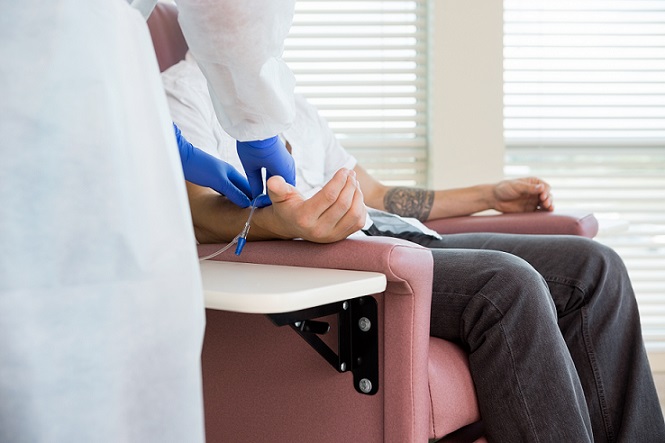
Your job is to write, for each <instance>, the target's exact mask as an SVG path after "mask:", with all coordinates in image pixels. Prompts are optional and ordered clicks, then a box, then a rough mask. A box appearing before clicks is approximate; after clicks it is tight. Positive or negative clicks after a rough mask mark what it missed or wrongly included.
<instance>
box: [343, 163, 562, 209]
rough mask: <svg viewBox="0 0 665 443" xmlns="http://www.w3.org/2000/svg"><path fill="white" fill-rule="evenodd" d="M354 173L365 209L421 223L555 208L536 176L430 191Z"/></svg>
mask: <svg viewBox="0 0 665 443" xmlns="http://www.w3.org/2000/svg"><path fill="white" fill-rule="evenodd" d="M354 170H355V171H356V174H357V176H358V182H359V183H360V187H361V189H362V192H363V195H364V196H365V204H366V205H367V206H370V207H372V208H376V209H381V210H384V211H388V212H392V213H394V214H398V215H401V216H404V217H414V218H417V219H419V220H421V221H426V220H433V219H437V218H446V217H459V216H463V215H470V214H474V213H476V212H480V211H484V210H487V209H495V210H497V211H500V212H532V211H536V210H545V211H551V210H553V209H554V206H553V204H552V196H551V194H550V185H549V184H547V183H546V182H544V181H542V180H540V179H538V178H535V177H529V178H521V179H515V180H503V181H501V182H499V183H496V184H486V185H477V186H470V187H467V188H459V189H447V190H437V191H432V190H426V189H419V188H409V187H389V186H385V185H383V184H381V183H380V182H379V181H378V180H376V179H375V178H374V177H372V176H371V175H370V174H369V173H368V172H367V171H365V169H363V168H362V167H361V166H360V165H356V167H355V168H354Z"/></svg>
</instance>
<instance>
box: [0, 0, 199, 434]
mask: <svg viewBox="0 0 665 443" xmlns="http://www.w3.org/2000/svg"><path fill="white" fill-rule="evenodd" d="M0 41H2V44H1V45H0V60H1V62H0V137H1V140H2V142H1V150H0V155H1V159H0V442H3V443H4V442H7V443H23V442H26V443H27V442H31V443H32V442H39V443H51V442H53V443H55V442H58V443H62V442H67V443H75V442H95V443H105V442H109V443H119V442H122V443H127V442H141V443H147V442H159V443H165V442H177V443H183V442H187V443H196V442H202V441H203V440H204V436H203V434H204V432H203V412H202V396H201V378H200V351H201V344H202V338H203V328H204V309H203V298H202V289H201V282H200V275H199V268H198V261H197V257H196V250H195V240H194V235H193V229H192V226H191V220H190V217H189V211H188V206H187V199H186V192H185V188H184V180H183V175H182V169H181V166H180V161H179V158H178V150H177V146H176V144H175V140H174V135H173V128H172V126H171V121H170V118H169V114H168V109H167V105H166V99H165V97H164V92H163V90H162V87H161V82H160V77H159V72H158V71H159V70H158V67H157V62H156V60H155V56H154V52H153V49H152V45H151V42H150V38H149V34H148V31H147V27H146V25H145V21H144V20H143V18H142V17H141V16H140V15H139V13H138V12H136V11H135V10H133V9H131V8H130V7H129V5H128V4H127V3H126V1H125V0H86V1H81V0H49V1H46V2H42V1H39V2H38V1H34V0H26V1H20V2H4V4H3V13H2V16H1V17H0Z"/></svg>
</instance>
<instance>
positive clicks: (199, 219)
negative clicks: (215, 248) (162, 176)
mask: <svg viewBox="0 0 665 443" xmlns="http://www.w3.org/2000/svg"><path fill="white" fill-rule="evenodd" d="M187 194H188V196H189V206H190V211H191V214H192V222H193V224H194V233H195V235H196V239H197V240H198V241H199V243H225V242H229V241H231V240H233V238H234V237H235V236H236V235H238V233H240V231H242V229H243V227H244V226H245V222H246V221H247V217H248V216H249V211H250V209H249V208H240V207H238V206H236V205H235V204H233V203H231V202H230V201H229V200H228V199H227V198H226V197H224V196H222V195H219V194H218V193H217V192H215V191H213V190H212V189H210V188H203V187H201V186H197V185H194V184H192V183H189V182H187ZM269 209H270V208H258V209H256V211H255V213H254V216H253V217H252V220H253V223H252V226H251V229H250V231H249V237H248V240H269V239H277V238H289V237H287V236H286V235H280V234H277V233H276V232H273V231H272V229H276V228H275V227H274V226H272V224H271V223H270V220H271V219H272V218H271V217H266V216H265V215H263V216H262V213H263V212H266V211H268V210H269ZM261 222H263V223H261Z"/></svg>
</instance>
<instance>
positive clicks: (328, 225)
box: [250, 169, 367, 243]
mask: <svg viewBox="0 0 665 443" xmlns="http://www.w3.org/2000/svg"><path fill="white" fill-rule="evenodd" d="M267 188H268V193H269V195H270V199H271V200H272V206H270V207H267V208H264V209H263V210H261V211H257V212H256V214H255V215H254V220H255V225H256V230H255V231H254V233H255V234H259V232H260V231H261V230H262V229H261V228H267V230H269V231H272V232H273V233H275V234H277V235H278V236H279V237H281V238H302V239H305V240H309V241H312V242H317V243H332V242H335V241H338V240H342V239H344V238H346V237H347V236H349V235H350V234H352V233H354V232H356V231H358V230H359V229H362V227H363V226H364V224H365V218H366V214H367V209H366V207H365V204H364V202H363V195H362V192H361V191H360V186H359V184H358V182H357V180H356V174H355V172H354V171H352V170H348V169H340V170H339V171H337V173H336V174H335V175H334V176H333V178H332V179H331V180H330V181H329V182H328V183H327V184H326V185H325V186H324V187H323V188H322V189H321V190H320V191H319V192H318V193H316V194H315V195H314V196H312V198H310V199H308V200H305V199H304V198H303V196H302V195H300V193H299V192H298V191H297V190H296V189H295V188H294V187H293V186H291V185H289V184H288V183H286V182H285V181H284V179H282V178H281V177H273V178H271V179H270V180H268V183H267ZM252 229H253V230H254V229H255V228H254V226H253V227H252ZM251 234H252V231H250V237H251Z"/></svg>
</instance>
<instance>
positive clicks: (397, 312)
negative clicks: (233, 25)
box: [148, 3, 597, 443]
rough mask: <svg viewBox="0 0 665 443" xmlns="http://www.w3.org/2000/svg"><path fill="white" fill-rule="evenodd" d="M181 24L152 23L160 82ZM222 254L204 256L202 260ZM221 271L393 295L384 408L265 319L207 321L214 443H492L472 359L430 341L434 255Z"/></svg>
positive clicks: (280, 253) (260, 248)
mask: <svg viewBox="0 0 665 443" xmlns="http://www.w3.org/2000/svg"><path fill="white" fill-rule="evenodd" d="M176 15H177V11H176V9H175V7H173V6H170V5H166V4H164V3H158V4H157V6H156V8H155V10H154V12H153V13H152V15H151V17H150V19H149V20H148V25H149V26H150V31H151V35H152V38H153V43H154V46H155V51H156V54H157V58H158V61H159V66H160V69H161V70H162V71H163V70H165V69H166V68H168V67H169V66H171V65H172V64H174V63H177V62H178V61H180V60H182V59H183V58H184V55H185V52H186V50H187V45H186V43H185V41H184V39H183V37H182V33H181V31H180V29H179V27H178V25H177V20H176ZM476 219H477V220H476ZM577 220H578V221H576V222H573V220H571V219H570V218H568V217H563V218H562V217H558V216H553V215H552V214H529V215H526V216H524V217H517V218H516V217H515V216H499V217H482V220H481V217H462V218H459V219H451V220H446V221H445V222H439V221H434V222H432V223H428V224H429V225H430V226H432V227H434V229H441V231H442V232H464V231H496V232H515V230H516V229H520V230H521V229H526V230H527V232H532V231H534V230H536V229H537V230H538V231H539V232H543V233H551V232H557V233H569V234H578V235H587V236H593V235H594V234H595V232H594V229H597V226H596V227H595V228H594V223H593V222H594V221H595V219H593V217H592V216H591V217H590V218H585V217H578V218H577ZM490 221H491V223H486V222H490ZM497 226H499V229H498V231H497V228H496V227H497ZM536 226H537V228H536ZM507 229H508V230H507ZM562 230H563V231H565V232H562ZM522 232H523V231H522ZM218 247H219V245H201V246H199V254H200V255H207V254H208V253H210V252H213V251H215V250H217V249H218ZM218 259H221V260H225V261H245V262H251V263H272V264H281V265H291V266H309V267H325V268H338V269H356V270H368V271H377V272H382V273H384V274H385V275H386V276H387V279H388V286H387V289H386V291H385V292H384V293H383V294H376V295H375V298H376V299H377V302H378V309H379V310H378V313H379V325H378V327H379V366H380V367H379V383H380V389H379V392H378V393H377V394H376V395H374V396H365V395H361V394H358V393H357V392H356V391H355V389H353V387H352V383H351V380H352V376H351V374H349V373H346V374H339V373H338V372H337V371H335V370H334V369H333V368H332V367H330V366H329V364H328V363H327V362H326V361H325V360H324V359H323V358H322V357H320V356H319V355H318V354H317V353H316V352H315V351H314V350H313V349H311V348H310V347H309V346H308V345H307V344H306V343H305V342H304V341H303V340H302V339H301V338H300V337H298V336H297V335H296V334H295V333H294V332H293V331H291V329H290V328H288V327H277V326H275V325H273V324H272V323H271V322H270V321H269V320H268V319H267V318H266V317H265V316H262V315H248V314H237V313H230V312H222V311H215V310H207V312H206V315H207V326H206V334H205V342H204V346H203V352H202V367H203V389H204V401H205V418H206V435H207V441H208V442H209V443H222V442H223V443H227V442H230V443H234V442H240V443H244V442H254V441H255V442H259V441H272V442H286V441H305V442H335V443H337V442H344V441H351V442H363V443H371V442H395V443H409V442H417V443H424V442H426V441H427V439H428V437H429V438H441V437H444V436H447V437H446V438H444V439H443V440H442V441H444V442H448V443H453V442H471V441H474V440H475V441H478V442H485V439H484V438H481V439H480V440H476V439H477V438H478V436H479V435H480V434H479V433H478V430H479V428H478V420H479V417H480V415H479V412H478V405H477V402H476V397H475V390H474V387H473V383H472V381H471V377H470V374H469V370H468V360H467V357H466V355H465V354H464V353H463V352H462V350H461V349H459V348H458V347H457V346H455V345H453V344H452V343H448V342H445V341H443V340H440V339H437V338H430V337H429V316H430V302H431V296H432V255H431V253H430V252H429V251H428V250H427V249H425V248H422V247H420V246H417V245H414V244H412V243H409V242H406V241H402V240H397V239H390V238H366V239H359V240H344V241H341V242H338V243H334V244H325V245H323V244H313V243H309V242H305V241H269V242H255V243H250V244H248V245H247V246H246V247H245V249H244V252H243V254H242V256H241V257H237V256H235V255H234V254H233V253H232V252H227V253H225V254H222V255H221V256H219V257H218ZM333 335H334V331H331V333H330V334H328V335H327V336H333ZM331 344H332V343H331Z"/></svg>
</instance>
